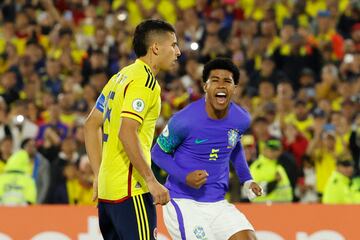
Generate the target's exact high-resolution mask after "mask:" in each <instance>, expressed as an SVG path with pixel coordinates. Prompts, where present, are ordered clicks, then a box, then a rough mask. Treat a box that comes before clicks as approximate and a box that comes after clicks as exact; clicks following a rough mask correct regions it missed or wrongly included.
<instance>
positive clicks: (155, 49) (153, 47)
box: [150, 42, 159, 56]
mask: <svg viewBox="0 0 360 240" xmlns="http://www.w3.org/2000/svg"><path fill="white" fill-rule="evenodd" d="M150 49H151V51H152V53H153V54H154V55H155V56H157V55H159V46H158V44H157V42H154V43H153V44H152V45H151V47H150Z"/></svg>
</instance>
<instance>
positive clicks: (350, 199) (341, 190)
mask: <svg viewBox="0 0 360 240" xmlns="http://www.w3.org/2000/svg"><path fill="white" fill-rule="evenodd" d="M353 172H354V162H353V160H352V158H351V155H347V154H344V155H341V156H339V157H338V159H337V161H336V170H334V171H333V172H332V174H331V176H330V178H329V180H328V181H327V183H326V186H325V189H324V194H323V198H322V202H323V203H328V204H353V203H359V201H360V199H358V198H357V197H358V195H359V194H360V190H359V189H358V188H355V186H354V185H353V186H352V185H351V177H352V175H353ZM356 187H359V186H356Z"/></svg>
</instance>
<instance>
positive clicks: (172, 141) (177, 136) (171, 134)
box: [156, 115, 187, 154]
mask: <svg viewBox="0 0 360 240" xmlns="http://www.w3.org/2000/svg"><path fill="white" fill-rule="evenodd" d="M184 125H185V124H184V121H181V119H179V118H178V117H177V116H176V115H175V116H174V117H173V118H171V119H170V121H169V123H168V124H167V125H166V126H165V128H164V130H163V131H162V133H161V134H160V135H159V137H158V138H157V141H156V142H157V144H158V145H159V147H160V148H161V149H162V150H163V151H164V152H166V153H168V154H172V153H173V152H174V151H175V150H176V149H177V147H178V146H179V145H180V144H181V142H182V141H183V140H184V139H185V136H186V134H187V130H186V128H185V126H184Z"/></svg>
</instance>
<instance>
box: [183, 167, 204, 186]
mask: <svg viewBox="0 0 360 240" xmlns="http://www.w3.org/2000/svg"><path fill="white" fill-rule="evenodd" d="M208 176H209V174H208V173H207V172H206V171H205V170H195V171H193V172H191V173H189V174H188V175H187V176H186V184H187V185H189V186H190V187H193V188H196V189H199V188H200V187H201V186H202V185H204V184H205V183H206V181H207V177H208Z"/></svg>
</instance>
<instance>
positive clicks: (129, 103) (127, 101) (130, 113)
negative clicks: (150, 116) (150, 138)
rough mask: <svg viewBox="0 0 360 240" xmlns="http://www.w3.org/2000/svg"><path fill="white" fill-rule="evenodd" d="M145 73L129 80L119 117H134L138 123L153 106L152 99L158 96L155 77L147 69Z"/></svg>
mask: <svg viewBox="0 0 360 240" xmlns="http://www.w3.org/2000/svg"><path fill="white" fill-rule="evenodd" d="M145 68H146V67H145ZM146 69H147V68H146ZM144 72H145V71H144ZM145 73H146V74H140V76H139V77H138V78H137V79H134V80H133V81H131V82H130V83H129V84H128V86H127V87H126V89H125V90H124V102H123V106H122V110H121V114H120V116H121V117H127V118H131V119H134V120H136V121H138V122H139V123H140V124H142V122H143V120H144V117H145V115H146V113H147V112H148V111H149V109H151V107H152V106H153V103H154V99H156V98H157V97H158V96H157V95H158V92H157V91H155V85H156V79H155V77H154V76H153V75H152V73H151V72H150V70H149V69H147V70H146V72H145Z"/></svg>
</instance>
